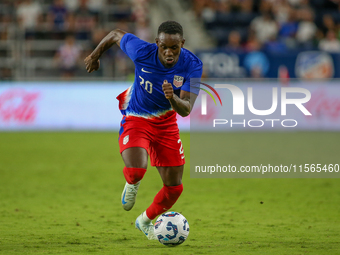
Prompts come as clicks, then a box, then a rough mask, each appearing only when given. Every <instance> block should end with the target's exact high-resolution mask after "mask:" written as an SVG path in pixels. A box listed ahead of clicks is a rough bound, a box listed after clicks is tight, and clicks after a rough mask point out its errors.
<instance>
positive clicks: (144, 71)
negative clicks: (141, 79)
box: [142, 68, 152, 73]
mask: <svg viewBox="0 0 340 255" xmlns="http://www.w3.org/2000/svg"><path fill="white" fill-rule="evenodd" d="M142 72H143V73H152V72H149V71H146V70H144V68H142Z"/></svg>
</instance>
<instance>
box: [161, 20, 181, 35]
mask: <svg viewBox="0 0 340 255" xmlns="http://www.w3.org/2000/svg"><path fill="white" fill-rule="evenodd" d="M163 32H164V33H165V34H171V35H174V34H179V35H180V36H181V37H183V28H182V26H181V24H179V23H178V22H176V21H172V20H168V21H165V22H163V23H162V24H161V25H160V26H159V27H158V35H159V34H160V33H163Z"/></svg>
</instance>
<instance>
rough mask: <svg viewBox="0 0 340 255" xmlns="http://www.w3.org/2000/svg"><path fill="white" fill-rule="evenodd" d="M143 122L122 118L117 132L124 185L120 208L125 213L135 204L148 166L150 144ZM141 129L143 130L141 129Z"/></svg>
mask: <svg viewBox="0 0 340 255" xmlns="http://www.w3.org/2000/svg"><path fill="white" fill-rule="evenodd" d="M141 122H143V120H139V119H135V118H132V119H131V118H128V117H124V118H123V120H122V122H121V129H120V131H119V134H120V136H119V147H120V153H121V155H122V158H123V161H124V163H125V167H124V169H123V173H124V177H125V180H126V184H125V187H124V190H123V192H122V196H121V201H122V206H123V208H124V209H125V210H126V211H129V210H131V209H132V207H133V206H134V204H135V201H136V196H137V191H138V188H139V185H140V181H141V180H142V178H143V176H144V174H145V172H146V168H147V165H148V152H147V148H148V147H149V144H150V139H149V135H148V133H147V132H146V131H145V125H143V123H141ZM142 127H143V128H142Z"/></svg>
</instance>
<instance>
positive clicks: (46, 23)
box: [0, 0, 340, 79]
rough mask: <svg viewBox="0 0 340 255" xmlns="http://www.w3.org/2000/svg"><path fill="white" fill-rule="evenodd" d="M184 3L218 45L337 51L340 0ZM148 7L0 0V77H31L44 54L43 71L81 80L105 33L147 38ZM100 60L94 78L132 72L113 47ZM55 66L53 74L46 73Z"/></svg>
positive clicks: (91, 0)
mask: <svg viewBox="0 0 340 255" xmlns="http://www.w3.org/2000/svg"><path fill="white" fill-rule="evenodd" d="M184 2H186V3H187V4H189V5H190V6H191V8H192V10H193V11H194V12H195V14H196V16H197V19H198V20H199V21H201V22H202V23H203V24H204V26H205V28H206V30H207V32H208V34H209V36H210V37H212V38H213V39H215V41H216V46H217V47H220V48H223V49H227V50H230V51H236V52H237V51H241V52H242V51H243V52H244V51H246V52H249V51H251V52H256V51H259V50H261V51H271V52H281V53H282V52H285V51H291V50H317V49H319V50H323V51H328V52H333V53H335V52H340V41H339V39H340V0H184ZM150 4H152V1H151V0H15V1H13V0H0V79H11V77H13V76H14V72H17V74H16V75H15V76H16V77H21V76H24V77H29V75H31V76H36V75H38V74H37V72H36V71H35V70H36V69H38V67H39V63H40V60H43V59H45V60H51V61H50V62H51V63H52V64H51V66H50V67H48V66H49V63H50V62H49V61H45V62H43V64H41V63H40V66H41V69H43V70H48V72H47V73H46V72H44V73H43V74H42V75H45V76H49V75H50V76H53V75H56V76H58V75H61V76H62V77H64V78H70V77H73V76H82V75H83V76H84V77H85V76H86V73H85V69H84V68H83V63H82V60H83V58H84V57H85V56H86V55H87V54H89V53H90V52H91V51H92V50H93V49H94V47H96V45H98V43H99V42H100V40H101V39H102V38H103V37H104V36H105V35H106V34H107V33H108V32H109V31H110V30H112V29H114V28H121V29H123V30H126V31H128V32H131V33H134V34H136V35H137V36H138V37H140V38H142V39H143V40H146V41H149V42H152V41H153V38H152V35H153V34H154V32H155V31H150V18H151V17H150V15H149V6H150ZM53 41H54V42H58V44H57V46H55V44H52V42H53ZM59 42H60V43H59ZM48 50H49V53H46V52H47V51H48ZM32 63H33V64H34V65H33V64H32ZM103 65H104V67H105V68H101V69H100V71H99V72H97V73H96V74H95V75H98V76H105V77H118V78H121V77H127V76H128V75H131V74H132V75H133V64H132V62H131V61H129V59H128V58H127V57H126V55H125V54H124V53H122V51H120V50H119V49H118V47H112V48H111V49H110V50H109V51H107V52H106V53H105V55H104V56H103V58H102V66H103ZM56 67H58V71H59V73H58V74H55V73H49V72H52V71H54V69H56ZM18 70H21V71H20V72H18ZM32 70H33V71H32Z"/></svg>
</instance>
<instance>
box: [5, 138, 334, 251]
mask: <svg viewBox="0 0 340 255" xmlns="http://www.w3.org/2000/svg"><path fill="white" fill-rule="evenodd" d="M242 135H243V134H242V133H230V140H229V141H230V144H239V142H237V141H239V138H240V137H241V136H242ZM339 135H340V134H339V133H322V132H320V133H319V132H298V133H268V139H266V134H265V133H262V134H261V135H260V136H258V135H256V133H254V134H251V133H246V136H247V139H253V142H254V143H256V142H257V140H256V139H259V141H258V142H261V150H262V154H263V155H264V154H265V153H272V150H273V147H272V142H271V141H272V140H273V139H279V140H286V141H287V140H290V141H291V143H292V144H291V145H292V148H294V143H296V145H297V147H298V145H299V144H301V143H303V144H305V145H306V147H309V148H313V147H316V146H317V147H318V148H319V147H320V146H321V147H322V146H323V147H324V148H325V149H324V150H323V152H324V154H320V151H319V150H313V149H311V150H309V151H308V153H309V156H310V157H311V158H313V159H315V160H316V161H317V160H318V159H322V158H323V157H324V156H325V155H328V156H327V157H328V158H331V159H333V161H334V162H329V163H340V160H339V158H340V157H339V156H336V155H339V146H338V141H339ZM117 138H118V135H117V133H110V132H107V133H104V132H103V133H95V132H79V133H77V132H65V133H63V132H60V133H58V132H57V133H54V132H42V133H38V132H36V133H35V132H28V133H25V132H13V133H7V132H4V133H0V254H4V255H7V254H8V255H10V254H119V255H121V254H126V255H131V254H132V255H134V254H138V255H142V254H148V255H153V254H156V255H158V254H159V255H167V254H168V255H173V254H176V255H181V254H185V255H188V254H195V255H196V254H213V255H216V254H261V255H263V254H270V255H271V254H273V255H279V254H289V255H294V254H296V255H297V254H315V255H320V254H340V217H339V216H340V181H339V179H193V178H190V173H189V167H188V166H187V167H186V169H185V174H184V178H183V182H184V191H183V194H182V196H181V197H180V199H179V200H178V202H177V203H176V204H175V205H174V207H173V209H172V210H174V211H178V212H181V213H183V215H184V216H185V217H186V218H187V219H188V221H189V224H190V234H189V238H188V239H187V241H185V242H184V243H183V244H182V245H180V246H178V247H175V248H169V247H166V246H163V245H161V244H160V243H158V242H157V241H148V240H147V239H146V237H145V236H143V234H142V233H141V232H139V231H138V230H136V229H135V228H134V221H135V219H136V217H137V216H138V215H139V214H140V213H141V212H142V211H143V210H144V209H146V207H147V206H148V205H149V204H150V203H151V202H152V199H153V197H154V196H155V194H156V193H157V192H158V190H159V189H160V188H161V187H162V184H161V181H160V178H159V176H158V173H157V170H156V169H155V168H151V167H149V168H148V172H147V173H146V175H145V178H144V179H143V181H142V184H141V186H140V190H139V193H138V196H137V202H136V205H135V207H134V208H133V209H132V210H131V211H129V212H125V211H124V210H123V209H122V208H121V204H120V196H121V192H122V189H123V187H124V182H125V181H124V177H123V174H122V168H123V162H122V160H121V158H120V155H119V151H118V143H117ZM181 138H182V141H183V144H184V150H185V154H186V160H187V164H188V163H190V158H189V151H190V148H189V145H190V141H189V139H190V136H189V134H187V133H182V134H181ZM239 146H241V145H239ZM233 149H234V147H233V146H230V147H225V148H224V150H225V151H226V154H228V150H230V154H231V155H233V157H239V158H236V159H235V160H237V161H242V157H248V158H249V157H252V155H251V154H247V155H240V154H235V153H234V154H233V153H232V150H233ZM314 151H315V152H314ZM334 151H335V152H336V153H335V152H334ZM281 153H285V150H282V151H281ZM287 153H288V152H287ZM289 153H290V154H291V151H290V152H289ZM296 153H301V155H302V154H303V153H304V152H303V151H296ZM313 153H314V154H313ZM290 154H288V156H289V155H290ZM329 155H333V156H331V157H330V156H329ZM335 161H338V162H335ZM280 163H281V162H277V164H278V165H280ZM306 163H313V162H306ZM339 174H340V173H339ZM261 201H262V202H263V203H261Z"/></svg>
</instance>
